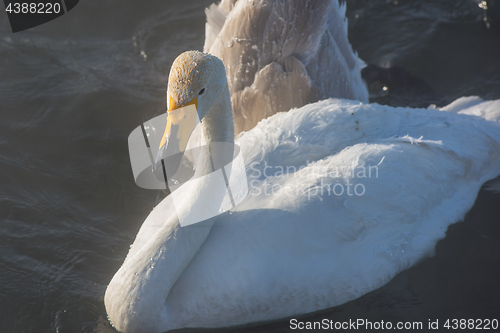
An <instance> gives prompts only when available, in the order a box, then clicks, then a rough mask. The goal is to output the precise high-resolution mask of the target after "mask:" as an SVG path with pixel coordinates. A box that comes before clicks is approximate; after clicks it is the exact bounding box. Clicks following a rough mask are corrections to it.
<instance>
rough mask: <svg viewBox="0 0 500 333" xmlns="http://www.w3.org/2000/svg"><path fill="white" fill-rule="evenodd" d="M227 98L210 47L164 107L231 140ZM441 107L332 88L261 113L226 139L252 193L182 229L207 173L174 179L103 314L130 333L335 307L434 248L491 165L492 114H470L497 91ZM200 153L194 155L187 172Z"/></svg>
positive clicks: (498, 156) (498, 150)
mask: <svg viewBox="0 0 500 333" xmlns="http://www.w3.org/2000/svg"><path fill="white" fill-rule="evenodd" d="M230 98H231V96H230V92H229V88H228V84H227V81H226V73H225V69H224V65H223V63H222V62H221V61H220V60H219V59H218V58H217V57H215V56H211V55H208V54H204V53H200V52H196V51H190V52H186V53H183V54H182V55H180V56H179V57H178V58H177V59H176V60H175V62H174V64H173V65H172V69H171V72H170V77H169V85H168V90H167V100H168V104H169V105H168V108H169V110H170V111H173V110H175V109H176V108H178V107H179V106H182V105H187V104H196V106H197V110H198V114H199V117H200V118H202V129H203V132H204V134H205V137H206V139H207V142H208V144H209V145H211V144H212V143H213V142H229V143H231V142H233V137H234V129H233V117H232V110H231V102H230ZM445 109H446V111H447V112H445V111H440V110H433V109H429V110H424V109H418V110H412V109H407V108H391V107H387V106H380V105H376V104H375V105H366V104H363V103H361V102H354V101H346V100H334V99H329V100H324V101H321V102H318V103H314V104H309V105H307V106H305V107H302V108H300V109H294V110H291V111H289V112H287V113H278V114H276V115H274V116H272V117H270V118H268V119H265V120H263V121H261V122H260V123H259V124H258V125H257V126H256V127H255V128H254V129H252V130H251V131H249V132H246V133H244V134H243V135H241V136H240V137H239V138H238V139H237V140H236V143H237V144H239V145H240V146H241V151H242V153H243V156H244V158H245V162H246V172H247V177H248V179H249V183H248V185H249V187H250V194H249V196H248V197H247V198H246V199H245V200H244V201H243V203H242V204H240V205H239V206H238V207H236V209H234V210H232V211H230V212H227V213H225V214H222V215H219V216H217V217H216V218H213V219H210V220H207V221H204V222H201V223H197V224H194V225H190V226H186V227H181V226H180V225H179V219H178V216H186V215H187V216H189V215H194V214H197V213H198V212H197V207H198V205H199V204H200V203H201V204H202V203H204V201H206V200H207V199H206V198H207V197H208V196H210V194H211V191H210V187H209V186H207V184H203V183H200V184H198V185H197V187H196V188H190V189H189V190H184V189H183V188H182V187H181V188H179V189H178V190H177V191H179V193H180V196H181V197H182V200H184V201H183V204H181V205H177V206H176V207H175V208H174V205H173V204H172V199H171V196H169V197H167V198H166V199H165V200H163V201H162V202H161V203H160V204H159V205H158V206H157V207H155V209H154V210H153V211H152V212H151V214H150V215H149V216H148V218H147V219H146V221H145V222H144V224H143V226H142V227H141V230H140V231H139V233H138V235H137V238H136V240H135V241H134V244H133V245H132V247H131V249H130V252H129V254H128V256H127V258H126V259H125V262H124V264H123V266H122V267H121V268H120V270H119V271H118V272H117V273H116V274H115V276H114V277H113V279H112V281H111V282H110V284H109V286H108V289H107V291H106V295H105V305H106V310H107V312H108V316H109V319H110V320H111V322H112V323H113V324H114V326H115V327H116V328H117V329H118V330H120V331H122V332H130V333H133V332H164V331H167V330H171V329H176V328H183V327H224V326H231V325H240V324H245V323H251V322H259V321H266V320H272V319H278V318H284V317H287V316H292V315H297V314H303V313H308V312H312V311H316V310H320V309H324V308H328V307H332V306H335V305H339V304H342V303H344V302H347V301H349V300H352V299H355V298H357V297H359V296H361V295H363V294H365V293H367V292H369V291H371V290H374V289H376V288H378V287H380V286H382V285H384V284H385V283H387V282H388V281H389V280H390V279H391V278H392V277H394V276H395V275H396V274H397V273H398V272H400V271H401V270H404V269H406V268H408V267H410V266H411V265H413V264H414V263H416V262H417V261H418V260H420V259H421V258H423V257H424V256H426V255H429V254H430V253H432V252H433V249H434V246H435V244H436V242H437V241H438V240H439V239H441V238H443V237H444V236H445V232H446V228H447V226H448V225H450V224H452V223H454V222H457V221H459V220H460V219H462V218H463V216H464V215H465V213H466V212H467V211H468V210H469V209H470V207H471V206H472V205H473V203H474V200H475V197H476V195H477V192H478V191H479V188H480V186H481V185H482V184H483V183H484V182H485V181H486V180H488V179H491V178H494V177H496V176H498V175H499V174H500V125H499V124H498V123H497V122H493V121H487V120H484V119H481V118H480V117H483V118H487V119H490V120H495V121H498V120H499V115H498V113H499V112H498V110H499V109H500V101H495V102H482V101H480V100H478V99H473V98H468V99H460V100H458V101H456V102H454V103H452V104H451V105H449V106H448V107H446V108H445ZM460 113H466V114H460ZM468 114H474V115H477V116H480V117H477V116H470V115H468ZM181 125H182V122H181V123H178V124H173V125H172V126H181ZM169 139H170V142H168V146H171V145H175V144H176V142H175V139H176V137H170V138H169ZM208 161H209V158H208V156H204V155H202V156H199V158H198V160H197V162H196V172H205V171H206V170H205V169H206V168H208V164H209V162H208ZM363 171H364V172H363ZM341 190H343V191H341ZM183 191H184V192H183Z"/></svg>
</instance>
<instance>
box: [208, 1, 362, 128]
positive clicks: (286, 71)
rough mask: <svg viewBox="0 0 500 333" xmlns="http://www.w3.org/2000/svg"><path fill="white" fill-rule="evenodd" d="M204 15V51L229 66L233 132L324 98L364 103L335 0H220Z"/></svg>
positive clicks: (340, 8)
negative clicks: (281, 0) (278, 113)
mask: <svg viewBox="0 0 500 333" xmlns="http://www.w3.org/2000/svg"><path fill="white" fill-rule="evenodd" d="M206 14H207V26H206V39H205V47H204V51H205V52H209V53H211V54H213V55H215V56H217V57H219V58H220V59H222V60H223V62H224V65H225V67H226V73H227V81H228V86H229V91H230V94H231V102H232V105H233V114H234V122H235V133H236V134H237V133H239V132H241V131H247V130H249V129H251V128H253V127H254V126H255V125H256V124H257V123H258V122H259V121H260V120H261V119H263V118H267V117H269V116H271V115H273V114H275V113H277V112H280V111H288V110H289V109H291V108H294V107H301V106H304V105H306V104H309V103H312V102H316V101H318V100H321V99H325V98H328V97H337V98H346V99H355V100H360V101H363V102H367V101H368V91H367V89H366V87H365V85H364V83H363V81H362V79H361V74H360V70H361V68H362V67H364V63H363V62H362V61H361V60H360V59H359V58H358V57H357V55H356V54H355V53H354V52H353V51H352V48H351V45H350V44H349V41H348V39H347V21H346V19H345V6H340V5H339V4H338V1H336V0H333V1H290V2H288V1H287V2H279V1H271V0H260V1H233V0H224V1H222V2H221V4H220V5H219V6H216V5H214V4H213V5H212V6H211V7H210V8H208V9H207V10H206Z"/></svg>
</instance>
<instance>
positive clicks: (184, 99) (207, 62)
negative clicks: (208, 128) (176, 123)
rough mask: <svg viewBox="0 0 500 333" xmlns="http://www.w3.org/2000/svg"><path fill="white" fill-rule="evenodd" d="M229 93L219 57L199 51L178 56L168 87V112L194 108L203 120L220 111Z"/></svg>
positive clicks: (224, 71)
mask: <svg viewBox="0 0 500 333" xmlns="http://www.w3.org/2000/svg"><path fill="white" fill-rule="evenodd" d="M226 91H227V92H229V90H228V86H227V80H226V69H225V68H224V64H223V63H222V60H220V59H219V58H217V57H216V56H213V55H210V54H207V53H202V52H199V51H187V52H184V53H182V54H181V55H179V56H178V57H177V58H176V59H175V61H174V63H173V64H172V68H171V69H170V75H169V77H168V87H167V111H168V112H172V111H174V110H176V109H178V108H181V107H184V106H186V105H191V104H194V105H195V106H196V108H197V110H198V116H199V118H200V120H202V119H203V118H204V117H205V116H206V115H207V114H209V113H210V112H211V111H216V112H217V111H219V112H220V111H223V110H214V108H216V107H218V106H219V105H218V104H219V103H218V101H219V100H220V99H221V98H222V97H223V96H224V95H225V92H226Z"/></svg>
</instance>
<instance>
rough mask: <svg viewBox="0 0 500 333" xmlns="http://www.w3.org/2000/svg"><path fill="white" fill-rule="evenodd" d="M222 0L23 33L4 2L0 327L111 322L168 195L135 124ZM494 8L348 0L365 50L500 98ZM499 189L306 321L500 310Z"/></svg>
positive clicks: (440, 0) (64, 327) (113, 9)
mask: <svg viewBox="0 0 500 333" xmlns="http://www.w3.org/2000/svg"><path fill="white" fill-rule="evenodd" d="M210 3H211V1H198V0H196V1H194V0H190V1H188V0H183V1H148V2H139V1H135V2H132V1H118V0H115V1H112V0H107V1H80V4H79V5H78V6H77V7H76V8H75V9H73V10H72V11H71V12H69V13H68V14H67V15H64V16H63V17H61V18H59V19H57V20H55V21H53V22H50V23H48V24H45V25H43V26H39V27H36V28H33V29H31V30H27V31H25V32H21V33H17V34H12V33H11V31H10V28H9V26H8V21H7V17H6V15H4V14H0V108H1V113H0V115H1V120H0V332H2V333H3V332H7V333H10V332H16V333H17V332H60V333H65V332H114V330H113V329H112V328H110V327H109V324H108V323H107V322H106V311H105V309H104V304H103V296H104V291H105V288H106V285H107V283H108V282H109V281H110V279H111V277H112V276H113V274H114V273H115V272H116V270H117V269H118V268H119V266H120V265H121V263H122V261H123V259H124V257H125V255H126V253H127V251H128V248H129V245H130V244H131V242H132V241H133V239H134V236H135V234H136V233H137V231H138V229H139V227H140V225H141V223H142V221H144V219H145V217H146V216H147V214H148V213H149V212H150V211H151V209H152V208H153V207H154V205H155V203H156V202H157V200H158V199H159V198H161V195H160V194H159V193H157V192H155V191H148V190H142V189H140V188H138V187H137V186H135V184H134V182H133V178H132V172H131V168H130V164H129V157H128V148H127V137H128V134H129V133H130V132H131V131H132V130H133V129H134V128H135V127H136V126H138V124H140V123H141V122H143V121H145V120H148V119H150V118H152V117H153V116H155V115H157V114H159V113H160V112H162V111H163V110H164V109H165V101H164V98H165V86H166V79H167V75H168V70H169V68H170V65H171V63H172V61H173V60H174V59H175V57H176V56H177V55H178V54H180V53H181V52H183V51H185V50H190V49H201V48H202V46H203V41H204V27H205V21H204V19H205V18H204V8H205V7H207V6H208V5H209V4H210ZM483 16H484V12H483V10H482V9H480V8H479V7H478V6H477V3H476V2H474V1H473V0H460V1H459V0H399V2H395V1H386V0H377V1H375V0H369V1H368V0H367V1H361V0H349V1H348V17H349V33H350V40H351V42H352V44H353V46H354V48H355V49H356V50H357V51H358V52H359V55H360V56H361V57H362V58H363V59H364V60H365V61H366V62H369V63H374V64H377V65H379V66H386V67H387V66H401V67H402V68H404V70H405V71H407V72H408V73H410V74H412V75H414V76H416V77H419V78H420V79H422V80H423V81H425V82H426V84H428V85H429V86H430V87H431V88H432V89H433V90H434V91H435V92H436V94H439V95H440V96H441V97H442V98H444V100H453V99H454V98H457V97H460V96H464V95H479V96H481V97H483V98H485V99H494V98H500V34H498V33H495V32H492V31H489V30H488V29H486V27H485V24H484V21H483ZM408 89H411V87H409V88H408ZM396 97H397V96H396ZM410 102H411V101H410ZM388 103H392V102H391V100H388ZM499 203H500V195H499V194H493V193H489V192H486V191H481V193H480V195H479V198H478V200H477V202H476V205H475V206H474V208H473V209H472V210H471V212H470V213H469V214H468V215H467V217H466V219H465V221H464V222H462V223H458V224H455V225H453V226H451V227H450V228H449V230H448V233H447V234H448V235H447V237H446V239H444V240H443V241H441V242H440V243H439V244H438V246H437V250H436V256H435V257H433V258H430V259H427V260H425V261H423V262H422V263H420V264H419V265H417V266H415V267H413V268H411V269H409V270H407V271H405V272H403V273H401V274H399V275H398V276H397V277H396V278H395V279H393V280H392V281H391V282H390V283H389V284H388V285H386V286H385V287H383V288H381V289H379V290H377V291H374V292H372V293H370V294H367V295H365V296H364V297H361V298H359V299H357V300H355V301H352V302H350V303H347V304H345V305H342V306H339V307H336V308H333V309H329V310H326V311H323V312H321V313H318V314H314V315H309V316H306V317H305V319H304V320H321V319H322V318H330V319H334V320H336V321H345V320H349V319H357V318H366V319H369V320H372V321H376V320H384V321H393V322H396V321H407V320H409V321H422V322H424V325H426V323H427V320H428V319H432V320H435V319H440V320H445V319H447V318H450V319H453V318H458V319H460V318H465V319H475V318H497V319H500V285H499V284H498V276H499V273H500V205H499ZM229 331H241V332H287V331H289V329H288V322H287V321H281V322H276V323H271V324H267V325H263V326H252V327H246V328H241V329H239V330H229Z"/></svg>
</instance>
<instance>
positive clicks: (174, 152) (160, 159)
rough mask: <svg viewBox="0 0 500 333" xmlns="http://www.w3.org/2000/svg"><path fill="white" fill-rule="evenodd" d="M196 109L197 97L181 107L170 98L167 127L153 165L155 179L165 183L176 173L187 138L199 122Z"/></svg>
mask: <svg viewBox="0 0 500 333" xmlns="http://www.w3.org/2000/svg"><path fill="white" fill-rule="evenodd" d="M197 107H198V98H197V97H195V98H193V99H192V100H190V101H189V102H187V103H185V104H183V105H177V104H176V103H175V100H174V99H173V98H172V97H171V96H170V98H169V103H168V109H167V126H166V127H165V132H164V133H163V136H162V139H161V142H160V146H159V148H158V155H157V156H156V160H155V163H154V165H153V171H154V173H155V176H156V178H158V179H161V180H164V181H167V180H169V179H170V177H171V176H172V175H174V174H175V173H176V172H177V170H178V168H179V164H180V161H181V159H182V155H183V154H184V151H185V149H186V146H187V143H188V141H189V138H190V137H191V134H192V133H193V131H194V129H195V128H196V125H197V124H199V122H200V121H199V118H198V111H197Z"/></svg>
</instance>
